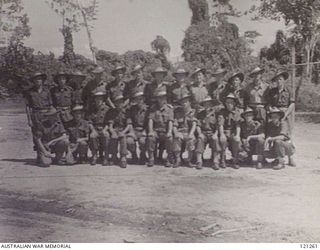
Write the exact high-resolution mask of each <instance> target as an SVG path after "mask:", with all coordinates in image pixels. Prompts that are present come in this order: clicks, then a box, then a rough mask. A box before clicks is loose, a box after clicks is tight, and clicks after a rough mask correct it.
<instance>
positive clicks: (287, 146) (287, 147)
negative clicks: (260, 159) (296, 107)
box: [265, 107, 296, 170]
mask: <svg viewBox="0 0 320 250" xmlns="http://www.w3.org/2000/svg"><path fill="white" fill-rule="evenodd" d="M269 116H270V120H271V121H269V122H268V123H267V128H266V140H265V151H269V154H270V156H271V157H273V158H276V162H277V165H275V166H274V167H273V169H275V170H279V169H282V168H284V163H285V161H284V158H285V156H288V158H289V166H292V167H295V166H296V163H295V162H294V159H293V154H294V152H295V148H294V146H293V144H292V142H291V141H290V136H289V129H288V126H287V123H286V122H284V121H283V120H282V119H283V117H284V112H283V111H281V110H280V109H278V108H276V107H272V108H270V110H269ZM267 157H268V156H267Z"/></svg>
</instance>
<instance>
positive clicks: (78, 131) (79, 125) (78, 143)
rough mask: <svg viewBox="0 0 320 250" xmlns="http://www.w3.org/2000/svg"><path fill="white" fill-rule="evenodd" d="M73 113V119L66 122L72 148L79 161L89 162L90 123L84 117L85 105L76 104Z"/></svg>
mask: <svg viewBox="0 0 320 250" xmlns="http://www.w3.org/2000/svg"><path fill="white" fill-rule="evenodd" d="M72 115H73V120H72V121H71V122H69V123H67V124H66V130H67V133H68V135H69V141H70V148H71V151H72V154H73V157H74V159H76V160H77V163H79V164H83V163H86V162H87V158H88V147H89V146H88V141H89V134H90V124H89V122H88V121H86V120H84V119H83V106H81V105H77V106H74V107H73V108H72Z"/></svg>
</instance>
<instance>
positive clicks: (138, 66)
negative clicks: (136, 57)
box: [131, 64, 144, 75]
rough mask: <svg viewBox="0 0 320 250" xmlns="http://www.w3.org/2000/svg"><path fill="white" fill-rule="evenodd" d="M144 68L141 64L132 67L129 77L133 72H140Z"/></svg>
mask: <svg viewBox="0 0 320 250" xmlns="http://www.w3.org/2000/svg"><path fill="white" fill-rule="evenodd" d="M143 68H144V66H142V65H141V64H138V65H136V66H134V68H133V69H132V70H131V75H133V74H134V73H135V72H137V71H139V70H142V69H143Z"/></svg>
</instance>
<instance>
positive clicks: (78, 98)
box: [70, 70, 86, 106]
mask: <svg viewBox="0 0 320 250" xmlns="http://www.w3.org/2000/svg"><path fill="white" fill-rule="evenodd" d="M85 79H86V76H85V75H84V74H82V73H81V71H79V70H77V71H75V72H74V73H72V75H70V82H71V86H72V88H73V93H72V105H73V106H75V105H83V104H84V103H83V99H82V97H83V85H82V84H83V81H84V80H85Z"/></svg>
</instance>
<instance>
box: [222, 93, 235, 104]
mask: <svg viewBox="0 0 320 250" xmlns="http://www.w3.org/2000/svg"><path fill="white" fill-rule="evenodd" d="M227 99H233V100H235V102H237V101H238V99H237V97H236V96H235V95H234V94H232V93H230V94H228V95H227V96H226V97H225V98H224V102H226V100H227Z"/></svg>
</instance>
